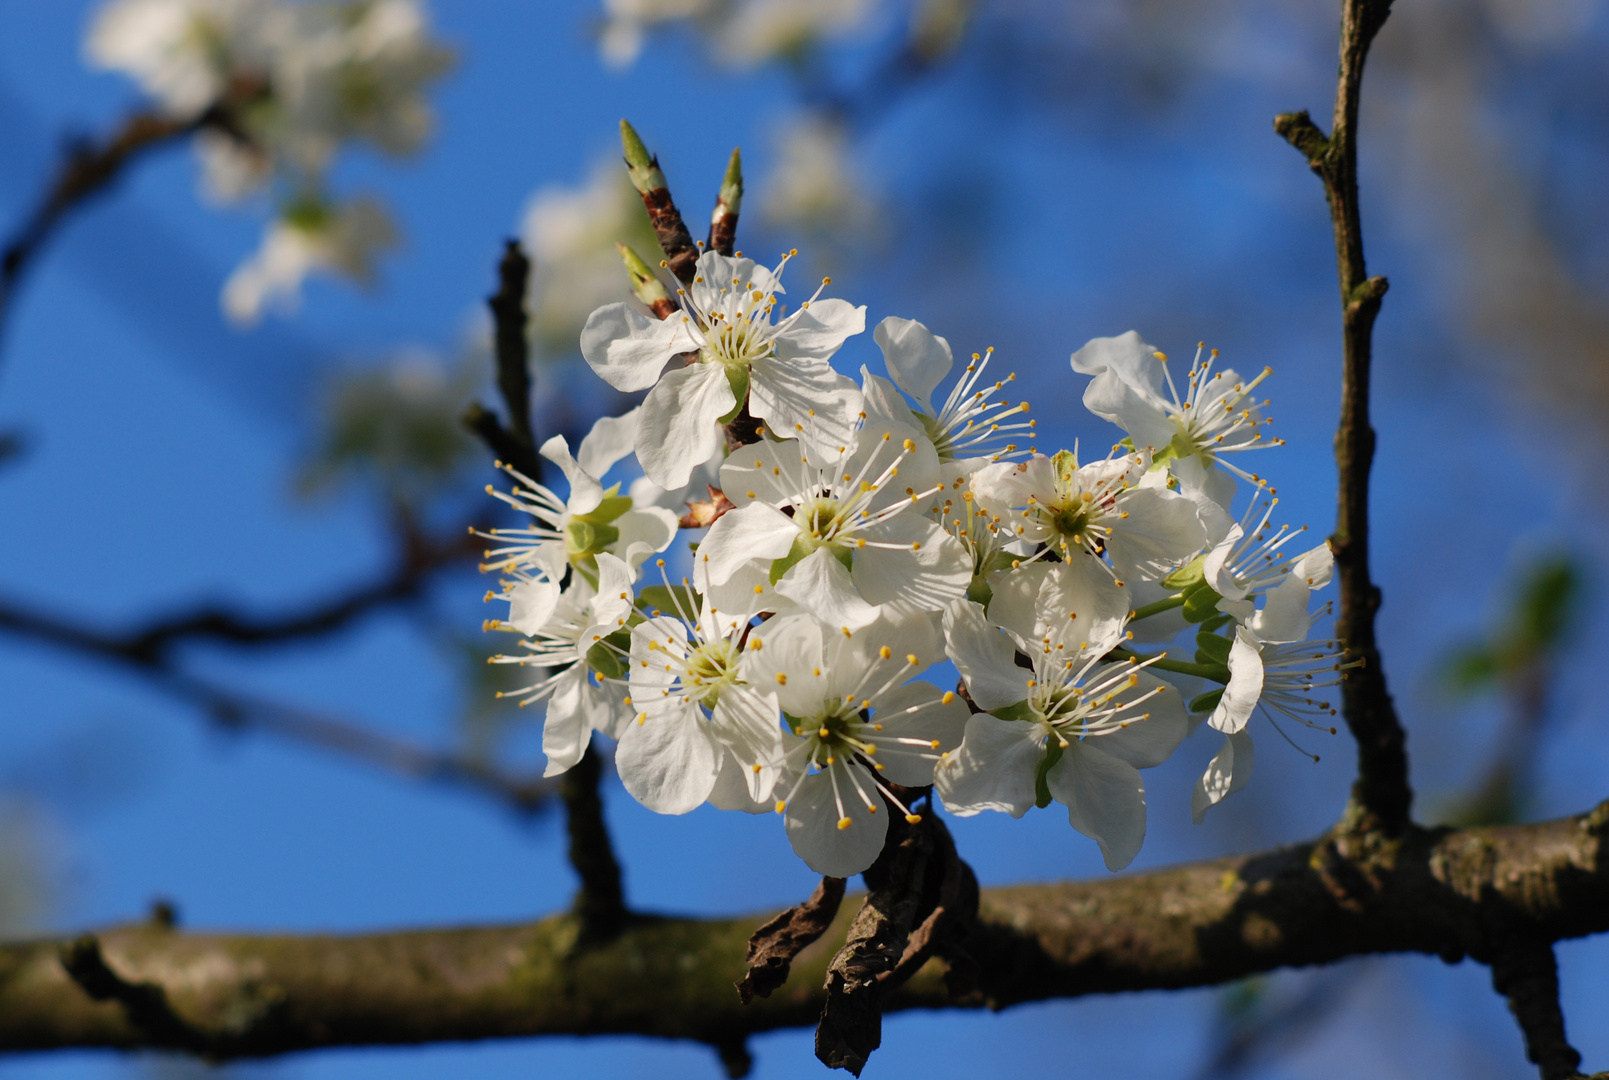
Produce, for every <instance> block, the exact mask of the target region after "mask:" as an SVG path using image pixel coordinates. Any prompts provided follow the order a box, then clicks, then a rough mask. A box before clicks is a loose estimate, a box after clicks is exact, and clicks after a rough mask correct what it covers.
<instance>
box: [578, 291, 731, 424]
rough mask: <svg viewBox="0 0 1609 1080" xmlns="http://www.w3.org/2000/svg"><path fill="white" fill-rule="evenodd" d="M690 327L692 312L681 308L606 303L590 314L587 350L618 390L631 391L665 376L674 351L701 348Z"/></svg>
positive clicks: (604, 377)
mask: <svg viewBox="0 0 1609 1080" xmlns="http://www.w3.org/2000/svg"><path fill="white" fill-rule="evenodd" d="M688 327H689V324H688V322H687V319H686V316H684V315H682V314H679V313H678V314H675V315H672V316H671V317H670V318H669V319H663V320H662V319H653V318H650V317H648V316H647V315H644V314H642V313H641V312H639V311H637V310H636V309H634V308H633V307H632V306H631V305H630V304H625V303H619V304H605V305H604V306H603V307H601V308H599V309H598V310H597V311H594V312H593V313H592V314H591V315H590V316H588V317H587V324H586V326H584V327H583V328H582V330H581V355H582V356H584V357H585V358H586V361H587V363H588V364H589V365H591V367H592V370H593V371H595V372H597V373H598V377H599V378H601V379H602V380H603V381H604V382H606V383H608V384H609V385H610V386H612V387H614V388H615V389H616V390H620V391H622V392H624V393H628V394H629V393H632V392H634V391H637V390H646V389H648V388H649V387H650V386H653V385H654V383H656V382H658V381H659V373H660V371H662V370H663V369H664V367H665V365H666V364H667V363H669V362H670V358H671V357H673V356H675V355H676V354H677V353H683V352H691V351H692V350H694V349H696V348H698V341H697V339H696V338H694V337H693V334H692V331H691V330H690V329H689V328H688ZM729 407H730V406H729Z"/></svg>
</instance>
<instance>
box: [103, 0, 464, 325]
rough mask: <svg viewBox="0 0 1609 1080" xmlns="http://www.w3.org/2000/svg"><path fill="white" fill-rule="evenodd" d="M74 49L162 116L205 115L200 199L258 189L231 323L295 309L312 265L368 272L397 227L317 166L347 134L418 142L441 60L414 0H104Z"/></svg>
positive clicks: (376, 141) (384, 143)
mask: <svg viewBox="0 0 1609 1080" xmlns="http://www.w3.org/2000/svg"><path fill="white" fill-rule="evenodd" d="M85 53H86V56H87V58H88V59H89V61H90V63H91V64H93V65H94V66H96V67H100V68H105V69H108V70H113V71H120V72H123V73H124V74H127V75H129V76H130V77H132V78H133V79H134V80H135V81H136V82H137V83H138V84H139V86H140V88H141V90H143V91H144V93H145V94H146V95H147V96H148V97H149V98H150V99H151V101H152V103H153V105H154V106H155V107H156V108H157V109H159V110H160V111H162V112H163V113H164V114H166V115H169V116H172V117H174V118H176V119H180V120H191V119H198V120H199V119H202V118H205V117H208V116H209V115H210V116H212V117H214V118H215V121H214V122H208V123H202V124H201V126H200V127H199V129H198V132H197V135H196V137H195V147H196V151H197V153H198V155H199V156H200V159H201V163H202V173H203V177H204V189H205V191H206V193H207V194H208V195H209V196H210V197H211V198H212V199H214V200H216V201H219V202H223V203H234V202H239V201H241V200H243V199H245V198H247V197H248V196H252V195H255V194H259V193H262V192H264V191H267V192H269V193H270V194H271V196H272V198H273V200H274V202H275V205H276V207H277V211H276V213H275V215H274V218H273V220H272V221H271V222H270V223H269V225H268V227H267V230H266V232H265V235H264V238H263V244H262V247H261V249H260V250H259V251H258V252H257V253H256V254H255V255H254V256H252V257H251V258H250V259H248V260H247V261H246V262H245V263H243V264H242V265H241V267H240V268H239V269H238V270H237V271H236V272H235V274H234V276H233V277H231V278H230V280H229V282H228V283H227V284H226V285H225V287H224V293H223V305H224V310H225V312H226V313H227V314H228V315H229V316H230V317H231V318H233V319H235V320H236V321H239V322H242V323H252V322H255V321H257V320H258V319H259V318H260V317H261V316H262V314H263V312H264V311H265V310H266V309H267V308H269V307H270V306H278V307H282V308H286V307H290V306H293V305H294V304H295V302H296V300H297V297H298V295H299V291H300V287H301V282H302V280H303V279H304V278H305V277H306V276H307V275H308V274H310V273H312V272H314V271H325V272H332V273H337V274H342V275H345V276H347V277H349V278H352V279H354V280H357V281H359V282H365V281H367V280H368V278H369V277H370V275H371V273H372V265H373V261H374V258H375V255H376V254H377V253H378V252H379V251H380V250H381V249H383V248H385V247H388V246H390V245H391V244H392V243H394V242H395V230H394V229H393V227H392V226H391V223H390V220H389V218H388V217H387V215H386V213H385V211H384V209H383V208H382V207H381V206H379V204H378V203H376V202H375V201H374V200H373V199H369V198H344V199H342V198H336V197H333V196H332V195H330V194H329V192H328V191H327V190H326V184H325V181H326V177H327V175H328V172H329V169H330V165H331V163H332V161H333V160H334V159H335V157H336V155H337V154H338V153H339V151H340V150H341V149H342V147H344V146H347V145H350V144H353V143H366V144H368V145H369V146H372V147H374V148H377V149H379V150H381V151H382V152H384V153H387V154H391V155H399V156H400V155H404V154H409V153H412V152H413V151H415V150H417V149H418V148H419V147H420V146H421V145H422V144H423V143H424V141H425V140H426V139H427V138H428V137H429V135H430V132H431V128H432V115H431V111H430V107H429V103H428V102H427V101H426V98H425V90H426V89H427V88H428V87H429V85H430V84H431V83H432V82H434V81H435V80H436V79H437V78H439V77H440V76H441V75H442V74H443V73H444V72H445V71H446V70H447V68H448V67H449V66H450V64H451V55H450V53H449V52H448V51H447V50H446V49H445V48H443V47H442V46H441V45H439V44H437V43H436V42H434V41H433V40H432V39H431V37H430V32H429V25H428V22H427V20H426V18H425V14H424V10H423V7H422V5H421V3H420V0H111V2H109V3H107V4H106V5H105V6H103V7H102V8H101V9H100V10H99V11H98V12H97V13H96V16H95V18H94V21H93V22H92V24H91V26H90V30H89V36H88V39H87V41H86V42H85Z"/></svg>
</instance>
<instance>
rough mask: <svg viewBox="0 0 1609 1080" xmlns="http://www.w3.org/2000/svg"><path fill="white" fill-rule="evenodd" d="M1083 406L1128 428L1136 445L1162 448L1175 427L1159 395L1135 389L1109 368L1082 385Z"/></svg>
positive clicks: (1173, 432) (1175, 429) (1175, 430)
mask: <svg viewBox="0 0 1609 1080" xmlns="http://www.w3.org/2000/svg"><path fill="white" fill-rule="evenodd" d="M1084 408H1086V409H1088V410H1089V411H1090V412H1092V413H1094V414H1095V415H1096V416H1099V417H1101V418H1102V419H1103V420H1110V421H1111V422H1112V423H1114V424H1116V425H1117V426H1118V427H1120V428H1122V429H1123V430H1124V431H1126V432H1128V434H1129V438H1130V439H1132V440H1133V441H1134V445H1135V447H1136V448H1144V447H1147V446H1149V447H1152V448H1153V449H1156V450H1161V449H1162V448H1163V447H1165V446H1167V445H1168V444H1169V443H1171V442H1172V441H1173V436H1174V434H1175V433H1176V432H1177V430H1178V429H1177V428H1175V427H1174V426H1173V421H1172V420H1170V419H1168V413H1167V409H1166V408H1165V407H1164V405H1163V404H1162V399H1161V398H1160V397H1157V396H1154V395H1147V394H1144V393H1142V392H1140V391H1139V390H1136V389H1135V388H1134V387H1133V386H1131V385H1130V384H1129V383H1127V382H1125V381H1124V380H1123V379H1122V378H1120V377H1119V376H1118V374H1117V373H1116V372H1115V371H1111V370H1107V371H1103V372H1101V373H1100V374H1099V375H1097V376H1095V378H1094V379H1092V380H1090V384H1089V385H1088V386H1087V387H1085V388H1084Z"/></svg>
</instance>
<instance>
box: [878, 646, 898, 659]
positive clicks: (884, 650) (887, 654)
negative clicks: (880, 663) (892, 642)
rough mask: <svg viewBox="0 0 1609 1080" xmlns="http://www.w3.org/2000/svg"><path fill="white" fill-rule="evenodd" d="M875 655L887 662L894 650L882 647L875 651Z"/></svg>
mask: <svg viewBox="0 0 1609 1080" xmlns="http://www.w3.org/2000/svg"><path fill="white" fill-rule="evenodd" d="M877 655H878V656H881V657H882V658H883V659H884V660H887V659H888V658H889V657H890V656H893V655H894V650H893V649H890V648H889V647H888V646H887V645H884V646H883V647H882V648H881V649H878V650H877Z"/></svg>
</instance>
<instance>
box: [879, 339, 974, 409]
mask: <svg viewBox="0 0 1609 1080" xmlns="http://www.w3.org/2000/svg"><path fill="white" fill-rule="evenodd" d="M872 339H873V340H874V341H876V342H877V346H878V348H880V349H882V350H883V363H884V364H885V365H886V366H887V368H888V374H889V375H890V376H892V378H893V380H894V382H895V383H896V384H897V385H898V386H899V388H900V389H901V390H903V391H905V392H906V393H907V394H909V395H911V397H912V398H914V399H915V400H916V403H917V404H918V405H920V406H921V407H922V411H923V412H925V413H927V414H928V415H929V416H932V415H934V409H933V391H934V390H935V389H936V388H937V387H938V385H939V383H941V382H943V381H944V376H946V375H948V374H949V373H950V368H951V367H953V366H954V364H955V356H954V354H953V353H951V352H950V343H949V342H948V341H945V340H944V339H943V338H941V337H939V336H938V335H937V334H935V333H933V332H932V331H931V330H929V329H928V328H927V327H925V326H923V325H922V324H921V323H919V322H917V321H916V320H915V319H901V318H897V317H895V316H892V315H891V316H889V317H888V318H886V319H884V320H883V321H882V322H880V323H878V324H877V329H876V330H875V331H873V332H872Z"/></svg>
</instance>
